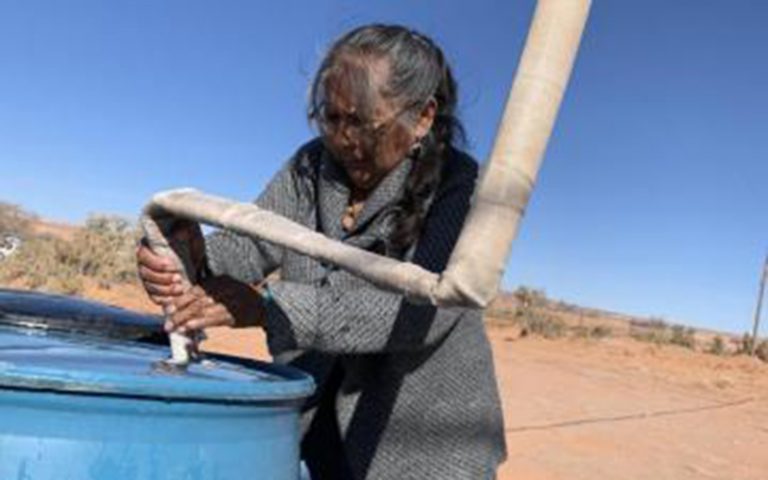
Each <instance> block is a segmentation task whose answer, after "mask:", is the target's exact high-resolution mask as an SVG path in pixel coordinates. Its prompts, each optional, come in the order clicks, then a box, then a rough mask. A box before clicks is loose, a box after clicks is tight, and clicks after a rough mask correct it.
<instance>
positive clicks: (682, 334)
mask: <svg viewBox="0 0 768 480" xmlns="http://www.w3.org/2000/svg"><path fill="white" fill-rule="evenodd" d="M669 343H671V344H672V345H679V346H681V347H685V348H690V349H691V350H693V349H695V348H696V330H694V329H693V328H690V327H684V326H683V325H673V326H672V330H671V333H670V336H669Z"/></svg>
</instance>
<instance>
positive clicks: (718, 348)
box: [707, 335, 725, 355]
mask: <svg viewBox="0 0 768 480" xmlns="http://www.w3.org/2000/svg"><path fill="white" fill-rule="evenodd" d="M707 353H711V354H712V355H724V354H725V342H724V341H723V337H721V336H720V335H717V336H716V337H714V338H713V339H712V341H711V342H710V343H709V346H708V347H707Z"/></svg>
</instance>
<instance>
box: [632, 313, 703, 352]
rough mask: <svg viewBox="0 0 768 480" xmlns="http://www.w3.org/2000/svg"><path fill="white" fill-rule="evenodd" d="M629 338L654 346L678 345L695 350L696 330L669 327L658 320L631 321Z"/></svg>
mask: <svg viewBox="0 0 768 480" xmlns="http://www.w3.org/2000/svg"><path fill="white" fill-rule="evenodd" d="M629 336H630V337H632V338H634V339H635V340H638V341H641V342H650V343H655V344H656V345H678V346H681V347H685V348H690V349H691V350H695V349H696V329H694V328H690V327H686V326H684V325H669V324H668V323H667V322H666V321H664V320H663V319H659V318H651V319H649V320H632V321H631V322H630V329H629Z"/></svg>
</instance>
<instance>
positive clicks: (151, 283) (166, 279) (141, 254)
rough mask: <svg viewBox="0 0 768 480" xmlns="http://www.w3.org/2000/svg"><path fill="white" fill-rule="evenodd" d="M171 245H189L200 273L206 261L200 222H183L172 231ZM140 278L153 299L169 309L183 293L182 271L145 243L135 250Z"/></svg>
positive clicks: (195, 266) (193, 260) (193, 261)
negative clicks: (175, 243)
mask: <svg viewBox="0 0 768 480" xmlns="http://www.w3.org/2000/svg"><path fill="white" fill-rule="evenodd" d="M171 241H172V242H179V243H181V242H183V243H186V244H187V245H188V246H189V252H190V254H191V255H192V259H191V260H192V264H193V266H194V268H195V269H196V270H197V271H199V270H200V269H201V267H202V265H203V263H204V262H205V240H204V239H203V234H202V232H201V231H200V226H199V225H198V224H197V223H194V222H189V221H184V220H180V221H179V222H177V223H176V225H174V227H173V231H172V232H171ZM136 263H137V267H138V274H139V279H140V280H141V282H142V284H143V285H144V290H146V292H147V295H149V298H150V300H152V302H154V303H155V304H157V305H161V306H166V305H169V304H171V303H173V301H174V299H176V298H177V297H179V296H180V295H181V294H182V293H184V284H183V282H182V274H183V272H182V271H181V270H180V267H179V266H177V265H176V264H175V262H173V261H172V260H171V259H169V258H166V257H163V256H160V255H157V254H155V253H154V252H153V251H152V250H151V249H150V248H149V247H148V246H147V245H146V243H145V242H144V241H142V242H141V244H140V245H139V247H138V249H137V250H136Z"/></svg>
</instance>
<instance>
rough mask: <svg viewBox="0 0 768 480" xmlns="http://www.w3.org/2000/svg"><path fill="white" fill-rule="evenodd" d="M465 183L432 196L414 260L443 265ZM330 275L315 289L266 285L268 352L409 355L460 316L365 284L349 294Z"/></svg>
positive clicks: (458, 222) (461, 211) (464, 202)
mask: <svg viewBox="0 0 768 480" xmlns="http://www.w3.org/2000/svg"><path fill="white" fill-rule="evenodd" d="M473 180H474V177H472V181H471V182H470V181H467V182H463V183H462V184H459V185H456V186H454V188H451V189H449V190H447V191H444V192H443V193H442V194H441V195H439V196H438V197H437V198H436V199H435V201H434V202H433V204H432V207H431V208H430V211H429V215H428V217H427V219H426V221H425V225H424V228H423V230H422V234H421V236H420V239H419V243H418V246H417V248H416V250H415V253H414V256H413V262H414V263H416V264H419V265H421V266H423V267H424V268H427V269H429V270H432V271H435V272H439V271H442V270H443V269H444V268H445V265H446V264H447V262H448V258H449V257H450V254H451V252H452V250H453V246H454V244H455V243H456V240H457V238H458V234H459V232H460V231H461V226H462V225H463V223H464V218H465V216H466V213H467V211H468V209H469V198H470V197H471V193H472V190H473V187H474V181H473ZM339 275H345V273H343V272H340V271H338V270H336V271H332V272H331V273H330V274H329V275H328V276H327V278H326V279H325V281H323V282H322V283H321V284H303V283H296V282H286V281H278V282H274V283H271V284H270V287H269V288H270V292H271V296H272V302H270V303H269V305H268V307H267V311H268V314H267V319H266V330H267V338H268V342H269V346H270V350H271V351H272V353H273V354H278V353H280V352H283V351H286V350H294V349H313V350H319V351H325V352H333V353H374V352H392V351H413V350H419V349H423V348H427V347H429V346H431V345H434V344H435V343H438V342H440V341H441V340H442V339H443V338H444V337H445V336H446V335H447V334H448V333H450V331H451V329H452V328H453V327H454V325H455V324H456V322H457V321H458V320H459V319H460V318H462V316H464V315H465V314H466V313H467V310H466V309H464V308H436V307H434V306H431V305H422V304H415V303H412V302H411V301H409V300H407V299H405V297H404V296H403V295H401V294H398V293H393V292H389V291H386V290H382V289H379V288H376V287H375V286H373V285H371V284H368V283H365V284H363V286H361V287H360V288H355V289H349V288H348V287H347V286H346V285H344V284H343V282H337V281H334V280H335V277H336V276H339Z"/></svg>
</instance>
